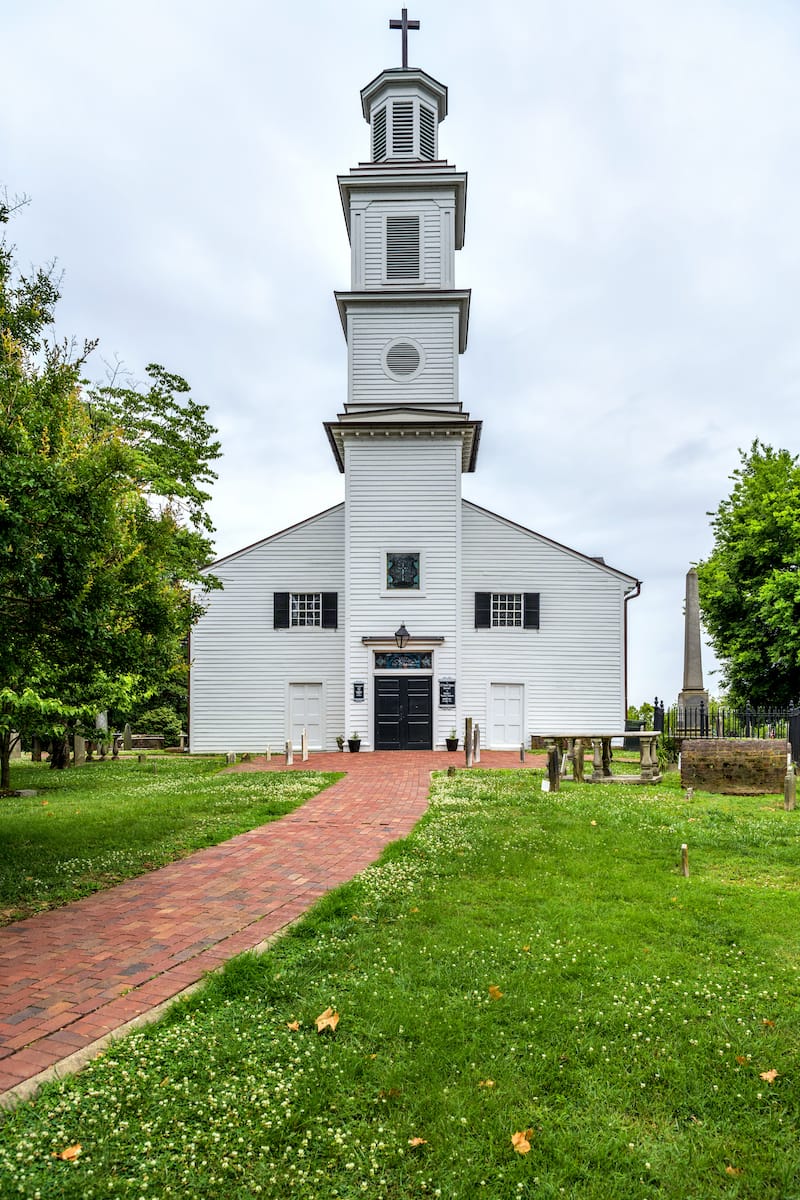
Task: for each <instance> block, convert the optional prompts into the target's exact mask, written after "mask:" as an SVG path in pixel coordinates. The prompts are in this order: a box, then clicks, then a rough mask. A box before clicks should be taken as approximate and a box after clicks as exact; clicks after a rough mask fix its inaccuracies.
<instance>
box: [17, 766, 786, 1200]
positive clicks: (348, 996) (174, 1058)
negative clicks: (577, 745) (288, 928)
mask: <svg viewBox="0 0 800 1200" xmlns="http://www.w3.org/2000/svg"><path fill="white" fill-rule="evenodd" d="M682 842H687V843H688V844H689V849H690V864H691V871H692V873H691V875H690V877H689V878H688V879H685V878H683V877H682V876H681V874H680V846H681V843H682ZM799 850H800V812H795V813H786V812H784V811H783V808H782V803H781V801H780V799H779V798H778V797H766V798H765V797H758V798H736V799H727V798H724V797H713V796H707V795H699V796H698V795H697V794H696V795H695V799H694V801H693V802H691V803H687V802H686V801H685V800H684V799H683V795H682V793H681V791H680V788H679V786H678V783H677V779H676V777H675V776H671V777H669V778H668V779H667V780H665V782H664V784H662V785H660V786H658V787H657V788H640V787H627V786H616V787H615V786H604V787H592V786H591V785H584V786H581V787H578V786H575V785H567V786H566V787H565V788H564V790H562V791H561V792H559V793H558V794H553V795H549V794H544V793H542V792H541V791H540V790H539V776H538V775H537V774H535V773H533V772H508V773H501V772H481V771H479V770H476V771H473V772H470V773H467V772H464V771H461V772H459V773H458V774H456V775H455V776H454V777H452V778H447V777H446V776H440V777H438V778H437V780H436V782H435V784H434V792H433V804H432V808H431V811H430V813H429V815H428V816H427V817H426V818H425V819H424V820H423V821H422V822H421V823H420V825H419V826H418V827H417V829H416V830H415V832H414V833H413V835H412V836H411V837H409V838H408V839H406V840H405V841H404V842H402V843H397V844H395V845H394V846H392V847H390V849H389V850H388V851H387V852H386V853H385V854H384V856H383V858H382V859H381V861H380V863H379V864H378V865H376V866H374V867H371V868H369V869H368V870H367V871H366V872H365V873H364V874H363V875H362V876H361V877H359V879H358V880H357V881H355V882H354V883H352V884H350V885H347V886H346V887H344V888H342V889H340V890H339V891H337V892H335V893H333V894H331V895H330V896H329V897H327V898H326V899H325V900H324V901H323V902H322V903H321V904H320V905H319V906H317V908H316V909H315V910H314V911H313V912H312V913H311V914H310V915H309V916H308V917H307V918H306V919H305V920H304V921H303V922H302V923H300V924H299V925H298V926H296V927H295V929H294V930H293V931H292V932H291V933H290V934H289V935H287V936H286V937H285V938H284V939H282V940H281V941H280V942H278V943H277V944H276V945H275V946H274V947H273V948H272V949H271V950H270V951H269V952H268V953H267V954H266V955H264V956H263V957H261V958H256V957H254V956H244V957H242V958H240V959H237V960H235V961H234V962H232V963H231V964H229V966H228V968H227V969H226V970H225V971H224V972H222V973H221V974H220V975H219V976H216V977H214V978H212V979H211V980H210V981H209V983H208V984H207V986H206V988H205V989H203V990H202V991H201V992H200V993H198V994H196V995H195V996H194V997H192V998H191V999H190V1000H188V1001H187V1002H184V1003H182V1004H180V1005H178V1006H176V1007H175V1008H173V1010H172V1012H171V1014H170V1015H169V1016H168V1018H167V1019H166V1020H165V1021H164V1022H162V1024H161V1025H159V1026H156V1027H152V1028H150V1029H147V1030H143V1031H141V1032H138V1033H137V1034H135V1035H134V1036H132V1037H130V1038H129V1039H127V1040H126V1041H124V1042H122V1043H119V1044H117V1045H116V1046H115V1047H114V1048H112V1049H111V1050H109V1051H108V1052H107V1053H106V1054H105V1055H104V1056H103V1057H102V1058H101V1059H99V1060H98V1061H96V1062H95V1063H94V1064H93V1065H92V1066H90V1067H89V1068H88V1069H87V1070H86V1071H85V1072H84V1073H83V1074H82V1075H80V1076H77V1077H76V1078H74V1079H72V1080H67V1081H65V1082H62V1083H59V1084H53V1085H49V1086H48V1087H47V1088H46V1089H45V1090H44V1091H43V1092H42V1093H41V1094H40V1096H39V1097H38V1099H36V1100H35V1101H34V1102H33V1103H30V1104H27V1105H23V1106H21V1107H20V1108H19V1109H18V1110H17V1111H16V1112H14V1113H13V1114H11V1115H10V1116H9V1117H8V1118H7V1120H6V1122H5V1124H4V1126H3V1129H2V1131H0V1179H3V1180H4V1181H5V1182H4V1183H2V1184H0V1189H5V1190H2V1192H0V1194H2V1195H3V1196H18V1195H22V1196H27V1197H36V1196H41V1197H76V1198H77V1197H81V1198H84V1197H100V1196H103V1197H106V1196H124V1197H134V1198H138V1197H148V1196H151V1197H168V1196H175V1197H223V1198H224V1200H229V1198H230V1200H244V1198H246V1197H254V1196H258V1197H272V1198H281V1197H288V1196H297V1197H304V1198H307V1200H311V1198H313V1200H328V1198H329V1197H336V1198H346V1200H354V1198H355V1197H360V1196H369V1197H381V1198H383V1197H387V1198H389V1200H401V1198H406V1197H432V1196H441V1197H445V1198H447V1200H456V1198H457V1197H458V1198H468V1200H474V1198H475V1197H487V1198H492V1200H512V1198H513V1197H533V1198H536V1197H548V1198H553V1200H556V1198H560V1197H563V1196H566V1197H573V1198H575V1200H631V1198H638V1197H656V1196H657V1197H659V1198H660V1197H666V1198H674V1200H685V1198H687V1197H691V1198H693V1200H695V1198H704V1197H739V1198H741V1197H750V1198H752V1200H770V1198H774V1200H778V1198H780V1200H792V1198H795V1200H796V1198H797V1197H800V1138H799V1137H798V1133H800V1130H799V1129H798V1117H799V1116H800V1065H799V1063H798V1052H799V1051H800V980H799V978H798V965H800V886H799V885H800V877H799V876H800V873H799V872H798V863H799V862H800V855H799V854H798V851H799ZM328 1008H331V1009H332V1010H334V1011H335V1012H336V1013H338V1014H339V1022H338V1026H337V1028H336V1029H335V1031H331V1030H326V1031H324V1032H322V1033H318V1032H317V1030H316V1025H315V1018H316V1017H318V1016H319V1015H320V1014H321V1013H323V1011H325V1010H326V1009H328ZM295 1025H296V1028H295V1027H294V1026H295ZM763 1076H766V1078H764V1077H763ZM516 1133H522V1134H524V1135H526V1141H527V1143H528V1144H529V1146H530V1150H529V1152H527V1153H525V1154H519V1153H517V1152H516V1150H515V1149H514V1146H513V1145H512V1140H511V1139H512V1135H514V1134H516ZM419 1139H422V1140H419ZM77 1145H80V1147H81V1150H80V1153H79V1155H78V1157H77V1158H76V1159H75V1160H74V1161H71V1162H67V1161H62V1160H61V1159H60V1158H59V1157H53V1156H54V1155H60V1154H61V1153H62V1152H63V1151H64V1150H65V1149H67V1148H68V1147H74V1146H77ZM521 1148H523V1149H524V1148H525V1143H524V1142H523V1143H521Z"/></svg>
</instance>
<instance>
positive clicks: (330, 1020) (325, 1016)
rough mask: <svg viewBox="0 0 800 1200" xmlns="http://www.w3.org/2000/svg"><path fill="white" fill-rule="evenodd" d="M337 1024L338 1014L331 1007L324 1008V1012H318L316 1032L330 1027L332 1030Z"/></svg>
mask: <svg viewBox="0 0 800 1200" xmlns="http://www.w3.org/2000/svg"><path fill="white" fill-rule="evenodd" d="M338 1024H339V1014H338V1013H337V1012H334V1011H333V1009H332V1008H326V1009H325V1012H324V1013H320V1014H319V1016H318V1017H317V1033H322V1031H323V1029H330V1030H331V1032H333V1031H334V1030H335V1029H336V1026H337V1025H338Z"/></svg>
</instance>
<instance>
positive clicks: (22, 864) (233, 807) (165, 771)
mask: <svg viewBox="0 0 800 1200" xmlns="http://www.w3.org/2000/svg"><path fill="white" fill-rule="evenodd" d="M223 767H224V760H223V759H220V758H209V759H195V758H171V757H169V756H164V757H159V758H149V759H148V761H147V762H145V763H139V762H137V761H136V760H134V759H123V760H120V761H118V762H114V763H112V762H107V763H102V764H101V763H95V764H93V765H91V766H85V767H78V768H75V769H70V770H67V771H51V770H50V769H49V768H48V767H47V766H46V765H42V764H33V763H23V764H20V765H15V767H14V769H13V771H12V786H13V787H14V788H15V789H34V790H36V791H37V792H38V795H36V796H34V797H14V796H11V797H4V798H2V799H0V925H5V924H8V922H9V921H14V920H18V919H19V918H20V917H24V916H27V915H29V914H30V913H33V912H38V911H40V910H41V909H45V908H54V907H56V906H57V905H59V904H66V903H67V902H68V901H70V900H77V899H78V897H80V896H85V895H87V894H88V893H89V892H96V891H99V890H100V889H101V888H106V887H110V886H112V885H113V884H115V883H120V882H121V881H122V880H123V879H129V878H130V877H131V876H133V875H141V874H142V872H144V871H149V870H151V869H152V868H153V867H160V866H163V864H164V863H167V862H172V861H173V860H174V859H176V858H182V857H183V856H184V855H186V854H191V852H192V851H193V850H199V849H201V848H202V847H204V846H213V845H216V844H217V843H218V842H222V841H224V840H225V839H226V838H230V837H233V836H234V835H235V834H237V833H242V832H244V831H245V830H247V829H254V828H255V827H256V826H257V825H264V824H266V823H267V822H268V821H274V820H275V819H276V818H277V817H281V816H283V815H284V813H287V812H290V811H291V810H292V809H293V808H296V807H297V805H298V804H302V802H303V801H304V800H307V799H308V797H309V796H313V795H314V794H315V793H316V792H318V791H319V790H320V789H321V788H322V787H325V786H327V785H328V784H329V783H330V782H332V780H333V779H335V778H337V776H335V775H322V774H319V773H316V774H315V773H312V772H308V773H306V772H302V773H300V772H293V773H292V774H290V775H289V774H286V775H283V774H281V775H278V774H270V773H265V772H259V773H254V774H245V773H242V774H234V775H228V774H221V771H222V770H223Z"/></svg>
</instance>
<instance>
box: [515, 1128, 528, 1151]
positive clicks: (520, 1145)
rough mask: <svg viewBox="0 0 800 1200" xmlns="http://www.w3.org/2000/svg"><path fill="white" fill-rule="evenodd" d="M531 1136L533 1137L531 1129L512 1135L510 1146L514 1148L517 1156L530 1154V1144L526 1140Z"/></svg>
mask: <svg viewBox="0 0 800 1200" xmlns="http://www.w3.org/2000/svg"><path fill="white" fill-rule="evenodd" d="M532 1136H533V1130H532V1129H526V1130H525V1131H524V1132H520V1133H512V1135H511V1145H512V1146H513V1147H514V1149H515V1150H516V1152H517V1154H529V1153H530V1149H531V1144H530V1142H529V1140H528V1139H529V1138H530V1137H532Z"/></svg>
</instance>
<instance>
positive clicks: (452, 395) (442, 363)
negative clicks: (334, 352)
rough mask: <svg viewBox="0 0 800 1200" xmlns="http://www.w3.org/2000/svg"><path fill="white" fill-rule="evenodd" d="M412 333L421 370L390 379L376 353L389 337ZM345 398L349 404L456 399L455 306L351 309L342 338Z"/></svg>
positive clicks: (456, 341) (456, 329)
mask: <svg viewBox="0 0 800 1200" xmlns="http://www.w3.org/2000/svg"><path fill="white" fill-rule="evenodd" d="M403 337H408V338H413V339H414V340H415V341H417V342H419V344H420V345H421V346H422V349H423V351H424V353H425V366H424V369H423V370H422V371H421V372H420V373H419V375H417V376H416V378H414V379H412V380H411V381H410V382H402V383H401V382H398V381H397V380H395V379H391V378H390V377H389V376H388V375H387V374H386V372H385V371H384V369H383V365H382V354H383V351H384V349H385V347H386V345H387V344H388V343H389V342H392V341H394V340H396V339H397V338H403ZM347 342H348V346H349V352H348V358H349V369H348V374H349V380H348V384H349V386H348V397H347V398H348V401H349V402H351V403H355V404H369V405H370V406H375V405H379V404H420V403H423V404H424V403H425V402H430V401H432V402H439V403H447V404H452V403H454V402H455V401H457V400H458V381H457V371H458V310H457V309H456V308H455V307H454V308H452V309H447V310H443V309H441V308H436V309H431V310H428V309H417V308H415V309H408V308H400V307H398V308H396V309H395V308H392V309H385V308H381V309H380V311H377V312H371V313H366V312H364V313H361V312H356V313H352V314H351V316H350V318H349V333H348V338H347Z"/></svg>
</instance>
